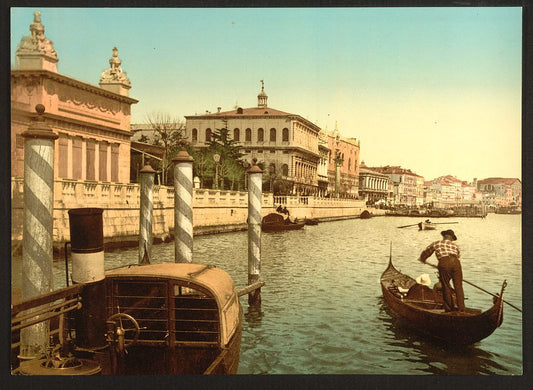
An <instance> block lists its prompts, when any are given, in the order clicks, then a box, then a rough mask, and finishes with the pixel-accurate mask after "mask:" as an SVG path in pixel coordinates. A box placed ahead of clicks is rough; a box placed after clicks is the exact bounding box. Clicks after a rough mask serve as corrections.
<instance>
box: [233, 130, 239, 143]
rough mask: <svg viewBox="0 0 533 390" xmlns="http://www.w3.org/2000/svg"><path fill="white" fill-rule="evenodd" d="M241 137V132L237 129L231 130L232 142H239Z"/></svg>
mask: <svg viewBox="0 0 533 390" xmlns="http://www.w3.org/2000/svg"><path fill="white" fill-rule="evenodd" d="M240 137H241V131H240V130H239V129H237V128H235V129H233V140H234V141H235V142H239V141H240Z"/></svg>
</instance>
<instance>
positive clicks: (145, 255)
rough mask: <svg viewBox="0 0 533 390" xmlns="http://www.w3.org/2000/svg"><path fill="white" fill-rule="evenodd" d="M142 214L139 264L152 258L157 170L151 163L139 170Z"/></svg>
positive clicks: (140, 218) (148, 261) (140, 219)
mask: <svg viewBox="0 0 533 390" xmlns="http://www.w3.org/2000/svg"><path fill="white" fill-rule="evenodd" d="M139 174H140V175H139V176H140V188H141V214H140V217H139V264H150V259H151V258H152V214H153V209H154V200H153V198H154V179H155V170H154V169H153V168H152V167H151V166H150V163H148V162H147V163H146V165H145V166H144V167H143V169H141V170H140V171H139Z"/></svg>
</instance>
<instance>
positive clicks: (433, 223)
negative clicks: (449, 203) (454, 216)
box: [426, 222, 459, 225]
mask: <svg viewBox="0 0 533 390" xmlns="http://www.w3.org/2000/svg"><path fill="white" fill-rule="evenodd" d="M426 223H428V224H430V225H447V224H449V223H459V222H426Z"/></svg>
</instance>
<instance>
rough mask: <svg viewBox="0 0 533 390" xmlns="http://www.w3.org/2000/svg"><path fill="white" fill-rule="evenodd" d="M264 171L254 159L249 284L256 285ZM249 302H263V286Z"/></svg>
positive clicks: (250, 189) (250, 185)
mask: <svg viewBox="0 0 533 390" xmlns="http://www.w3.org/2000/svg"><path fill="white" fill-rule="evenodd" d="M262 185H263V171H262V170H261V168H259V167H258V166H257V160H256V159H254V160H253V164H252V166H251V168H250V169H249V170H248V286H252V285H255V283H256V282H258V281H259V277H260V274H261V197H262V191H263V188H262ZM248 304H249V305H258V304H261V288H260V287H258V288H254V289H253V290H251V291H250V292H249V294H248Z"/></svg>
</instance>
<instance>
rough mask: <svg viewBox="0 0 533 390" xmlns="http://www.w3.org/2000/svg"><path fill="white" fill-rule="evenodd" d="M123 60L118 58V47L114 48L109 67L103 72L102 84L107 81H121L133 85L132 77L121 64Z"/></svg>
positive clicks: (113, 82)
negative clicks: (123, 69) (124, 70)
mask: <svg viewBox="0 0 533 390" xmlns="http://www.w3.org/2000/svg"><path fill="white" fill-rule="evenodd" d="M121 64H122V61H120V58H118V49H117V48H116V47H114V48H113V56H112V57H111V58H110V59H109V69H106V70H104V71H103V72H102V77H100V84H106V83H112V84H115V83H121V84H126V85H131V83H130V79H129V78H128V76H127V75H126V72H123V71H122V67H121V66H120V65H121Z"/></svg>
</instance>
